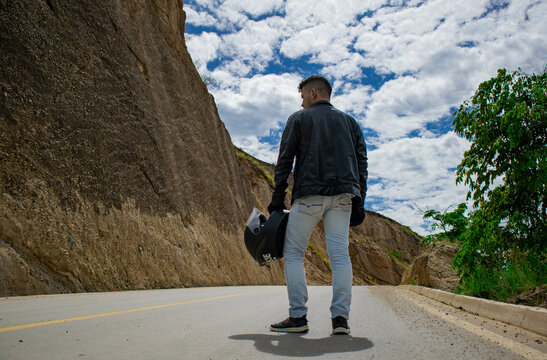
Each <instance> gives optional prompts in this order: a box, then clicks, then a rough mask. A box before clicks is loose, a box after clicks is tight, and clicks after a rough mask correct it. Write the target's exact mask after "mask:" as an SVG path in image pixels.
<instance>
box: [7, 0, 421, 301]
mask: <svg viewBox="0 0 547 360" xmlns="http://www.w3.org/2000/svg"><path fill="white" fill-rule="evenodd" d="M184 20H185V14H184V12H183V11H182V4H181V2H180V1H178V0H161V1H153V0H149V1H136V0H127V1H114V2H99V3H98V2H95V1H91V0H78V1H75V0H67V1H63V2H57V1H46V2H13V1H7V2H2V3H1V4H0V39H1V41H0V67H1V68H2V72H0V139H1V141H0V158H1V159H2V161H1V162H0V181H1V182H0V296H5V295H8V296H9V295H26V294H43V293H60V292H83V291H107V290H129V289H151V288H170V287H185V286H215V285H240V284H282V283H283V281H284V280H283V272H282V264H281V262H278V263H276V264H274V265H273V266H271V267H259V266H257V265H256V264H255V263H254V262H253V260H252V259H251V258H250V256H249V255H248V254H247V252H246V250H245V247H244V245H243V238H242V233H243V228H244V224H245V220H246V218H247V216H248V214H249V213H250V211H251V209H252V208H253V206H257V207H259V208H261V209H263V210H264V208H265V206H267V204H268V201H269V196H270V195H269V194H271V183H270V180H269V179H268V177H267V172H270V173H271V172H272V166H271V165H267V164H262V166H263V168H264V169H266V170H267V171H262V170H261V169H260V167H256V166H255V160H252V159H251V158H247V157H244V156H241V155H240V156H238V155H237V153H238V151H237V150H236V149H234V147H233V145H232V143H231V140H230V136H229V134H228V132H227V131H226V129H225V127H224V124H223V123H222V121H221V119H220V118H219V116H218V112H217V109H216V105H215V103H214V99H213V98H212V96H211V95H210V94H209V93H208V91H207V88H206V86H205V85H204V84H203V82H202V80H201V79H200V77H199V74H198V73H197V71H196V69H195V66H194V64H193V63H192V60H191V58H190V56H189V54H188V52H187V49H186V46H185V42H184ZM240 154H241V153H240ZM321 235H322V234H321V230H320V229H319V230H318V231H316V233H315V234H314V235H313V237H312V241H311V246H310V249H309V250H308V254H307V265H306V266H307V268H308V270H309V277H310V282H311V283H317V284H322V283H326V282H328V281H329V278H330V271H329V269H328V262H327V261H326V250H325V247H324V244H323V242H322V241H321ZM418 247H419V245H418V237H417V236H416V235H415V234H413V233H411V232H410V231H408V230H405V228H404V227H401V226H399V225H398V224H396V223H395V222H393V221H392V220H389V219H387V218H384V217H382V216H381V215H378V214H374V213H367V219H366V221H365V223H364V224H363V225H361V226H360V227H358V228H357V229H355V230H354V231H352V234H351V254H352V258H353V261H354V267H355V283H358V284H362V283H382V284H383V283H389V284H397V283H398V282H399V280H400V278H401V275H402V272H403V267H404V266H405V264H408V262H409V260H410V259H411V258H412V257H413V256H415V255H416V254H417V251H418Z"/></svg>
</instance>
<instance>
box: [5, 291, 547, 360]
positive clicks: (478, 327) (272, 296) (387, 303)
mask: <svg viewBox="0 0 547 360" xmlns="http://www.w3.org/2000/svg"><path fill="white" fill-rule="evenodd" d="M309 296H310V300H309V314H308V319H309V326H310V332H309V333H307V334H303V335H302V334H278V333H272V332H270V331H269V324H271V323H274V322H278V321H280V320H283V319H284V318H285V317H286V316H287V294H286V290H285V287H281V286H274V287H268V286H261V287H218V288H191V289H171V290H150V291H129V292H112V293H88V294H69V295H49V296H30V297H13V298H3V299H0V359H2V360H4V359H179V360H180V359H241V360H245V359H272V358H281V357H294V358H311V357H317V358H321V359H435V360H437V359H443V360H449V359H458V360H463V359H495V360H501V359H534V360H536V359H547V339H546V338H544V337H541V336H540V335H537V334H534V333H531V332H527V331H525V330H522V329H519V328H516V327H512V326H509V325H505V324H502V323H498V322H495V321H491V320H487V319H484V318H480V317H477V316H475V315H472V314H468V313H465V312H463V311H460V310H457V309H453V308H451V307H448V306H446V305H443V304H440V303H438V302H436V301H434V300H431V299H428V298H425V297H422V296H421V295H418V294H415V293H413V292H410V291H407V290H403V289H401V288H397V287H390V286H370V287H354V290H353V303H352V312H351V319H350V322H349V324H350V327H351V336H331V335H330V331H331V323H330V314H329V302H330V297H331V288H330V287H325V286H320V287H310V288H309Z"/></svg>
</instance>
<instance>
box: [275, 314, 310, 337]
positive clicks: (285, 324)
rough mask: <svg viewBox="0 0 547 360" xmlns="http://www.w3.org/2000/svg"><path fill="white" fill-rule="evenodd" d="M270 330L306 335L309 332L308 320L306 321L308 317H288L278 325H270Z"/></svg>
mask: <svg viewBox="0 0 547 360" xmlns="http://www.w3.org/2000/svg"><path fill="white" fill-rule="evenodd" d="M270 330H271V331H277V332H287V333H306V332H308V330H309V328H308V320H307V319H306V315H304V316H302V317H299V318H293V317H288V318H286V319H285V320H283V321H281V322H279V323H277V324H272V325H270Z"/></svg>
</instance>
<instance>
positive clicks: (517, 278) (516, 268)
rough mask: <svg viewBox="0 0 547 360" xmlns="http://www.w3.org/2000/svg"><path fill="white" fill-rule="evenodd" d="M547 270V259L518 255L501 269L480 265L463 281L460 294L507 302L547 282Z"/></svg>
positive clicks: (508, 260)
mask: <svg viewBox="0 0 547 360" xmlns="http://www.w3.org/2000/svg"><path fill="white" fill-rule="evenodd" d="M527 255H528V256H527ZM546 268H547V264H546V262H545V256H539V257H537V256H534V255H533V254H516V256H515V257H514V258H511V259H507V261H506V263H505V264H503V265H502V266H500V267H497V266H490V267H487V266H485V265H482V264H480V265H477V269H476V271H475V272H474V273H473V274H469V275H468V276H467V277H465V278H464V279H462V281H461V282H460V286H459V287H458V290H457V292H458V293H459V294H464V295H470V296H478V297H482V298H486V299H491V300H496V301H506V300H507V299H508V298H511V297H513V296H516V295H519V294H521V293H523V292H527V291H530V290H533V289H534V288H535V287H536V286H541V285H543V284H545V283H547V272H546Z"/></svg>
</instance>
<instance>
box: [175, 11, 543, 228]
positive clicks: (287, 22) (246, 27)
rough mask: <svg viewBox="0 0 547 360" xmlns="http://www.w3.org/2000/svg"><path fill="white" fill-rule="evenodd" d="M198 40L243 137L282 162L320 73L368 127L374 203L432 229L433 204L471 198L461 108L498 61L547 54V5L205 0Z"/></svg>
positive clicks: (196, 48)
mask: <svg viewBox="0 0 547 360" xmlns="http://www.w3.org/2000/svg"><path fill="white" fill-rule="evenodd" d="M183 8H184V10H185V12H186V15H187V19H186V29H185V31H186V43H187V46H188V50H189V52H190V55H191V56H192V59H193V61H194V63H195V64H196V67H197V69H198V71H199V73H200V74H201V76H202V77H203V78H205V79H207V81H208V82H209V83H210V84H209V85H208V88H209V91H210V92H211V94H213V96H214V97H215V101H216V104H217V106H218V110H219V114H220V117H221V119H222V121H223V122H224V123H225V124H226V128H227V129H228V131H229V133H230V136H231V137H232V141H233V143H234V144H235V145H236V146H238V147H241V148H243V149H244V150H245V151H247V152H249V153H250V154H252V155H254V156H255V157H257V158H259V159H261V160H264V161H268V162H271V163H275V161H276V158H277V152H278V149H279V139H280V136H281V132H282V130H283V127H284V125H285V122H286V120H287V118H288V116H289V115H290V114H291V113H293V112H294V111H297V110H299V109H300V104H301V99H300V95H299V93H298V91H297V86H298V83H299V82H300V81H301V80H303V79H304V78H306V77H308V76H309V75H312V74H321V75H323V76H325V77H327V78H328V79H329V80H330V81H331V83H332V84H333V97H332V99H331V102H332V103H333V105H334V106H336V107H337V108H339V109H341V110H344V111H346V112H348V113H349V114H351V115H352V116H353V117H355V119H356V120H357V121H358V122H359V124H360V125H361V128H362V129H363V132H364V135H365V140H366V142H367V149H368V157H369V182H368V184H369V186H368V188H369V189H368V194H367V201H366V204H365V208H366V209H369V210H373V211H377V212H379V213H381V214H384V215H386V216H388V217H391V218H393V219H395V220H397V221H399V222H400V223H402V224H404V225H407V226H410V227H411V228H412V229H413V230H414V231H416V232H418V233H420V234H422V235H423V234H427V233H428V232H429V230H428V225H429V223H428V222H426V221H424V220H423V219H422V214H421V213H420V209H422V210H425V209H429V208H433V209H437V210H444V209H446V208H447V207H449V206H456V205H457V204H458V203H460V202H464V201H465V195H466V193H467V188H466V187H464V186H463V185H456V184H455V179H456V174H455V169H456V167H457V165H458V164H459V163H460V161H461V159H462V156H463V153H464V151H465V150H467V149H468V147H469V144H468V143H467V142H466V140H464V139H462V138H460V137H459V136H458V135H456V134H454V132H453V126H452V119H453V117H452V114H453V112H454V111H455V110H456V109H457V108H458V107H459V105H460V104H461V103H462V102H463V101H464V100H466V99H469V98H470V97H471V96H472V95H473V93H474V91H475V90H476V89H477V87H478V85H479V84H480V83H481V82H482V81H485V80H488V79H490V78H491V77H493V76H495V75H496V71H497V69H498V68H507V69H510V70H516V69H517V68H519V67H520V68H521V69H522V70H523V71H525V72H528V73H539V72H541V71H542V70H543V68H544V66H545V65H546V64H547V41H546V40H545V34H547V21H545V19H547V2H545V1H541V0H540V1H515V0H513V1H503V0H461V1H452V0H437V1H412V0H410V1H395V0H393V1H378V0H368V1H366V0H365V1H363V0H338V1H335V0H323V1H320V2H317V1H311V0H286V1H283V0H261V1H256V0H227V1H219V0H192V1H185V2H184V6H183Z"/></svg>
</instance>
